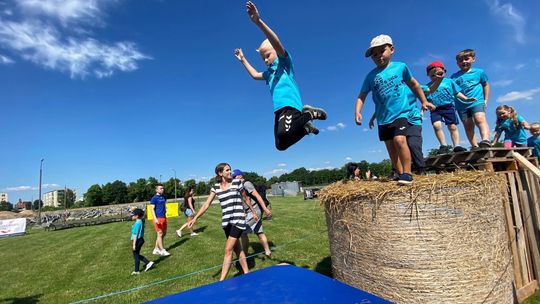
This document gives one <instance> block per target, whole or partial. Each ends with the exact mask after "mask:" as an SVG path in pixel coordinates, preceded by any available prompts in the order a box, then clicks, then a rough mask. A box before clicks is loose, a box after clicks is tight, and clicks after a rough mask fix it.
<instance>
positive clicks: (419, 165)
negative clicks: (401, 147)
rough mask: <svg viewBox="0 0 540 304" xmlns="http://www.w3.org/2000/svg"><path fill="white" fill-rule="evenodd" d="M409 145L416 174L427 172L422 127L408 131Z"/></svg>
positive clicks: (415, 127) (412, 127)
mask: <svg viewBox="0 0 540 304" xmlns="http://www.w3.org/2000/svg"><path fill="white" fill-rule="evenodd" d="M407 145H408V146H409V150H410V151H411V157H412V164H413V168H414V170H415V172H417V173H422V172H424V171H425V167H426V163H425V161H424V154H423V153H422V126H421V125H418V126H416V125H415V126H411V127H410V128H409V129H408V130H407Z"/></svg>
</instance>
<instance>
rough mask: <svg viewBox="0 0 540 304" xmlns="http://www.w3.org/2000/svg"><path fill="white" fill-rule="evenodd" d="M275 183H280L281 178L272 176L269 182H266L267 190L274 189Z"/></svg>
mask: <svg viewBox="0 0 540 304" xmlns="http://www.w3.org/2000/svg"><path fill="white" fill-rule="evenodd" d="M275 183H279V177H277V176H272V177H271V178H270V179H269V180H268V182H266V188H267V189H270V188H272V185H273V184H275Z"/></svg>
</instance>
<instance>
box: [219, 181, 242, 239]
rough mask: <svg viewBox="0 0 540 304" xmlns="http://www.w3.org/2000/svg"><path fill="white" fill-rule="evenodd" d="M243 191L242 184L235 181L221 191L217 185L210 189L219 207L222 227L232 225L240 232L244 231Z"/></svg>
mask: <svg viewBox="0 0 540 304" xmlns="http://www.w3.org/2000/svg"><path fill="white" fill-rule="evenodd" d="M243 189H244V188H243V186H242V182H241V181H240V180H237V179H235V180H233V181H232V183H231V186H230V187H229V188H228V189H225V190H223V189H221V186H220V184H219V183H216V184H215V185H214V186H213V187H212V190H211V191H212V192H214V193H215V194H216V195H217V197H218V199H219V204H220V205H221V226H222V227H227V225H228V224H232V225H234V226H236V227H238V228H239V229H241V230H244V229H246V214H245V213H244V206H243V202H242V194H241V191H242V190H243Z"/></svg>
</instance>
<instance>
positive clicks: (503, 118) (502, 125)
mask: <svg viewBox="0 0 540 304" xmlns="http://www.w3.org/2000/svg"><path fill="white" fill-rule="evenodd" d="M496 114H497V126H496V127H495V132H496V133H495V138H494V139H493V144H495V143H497V142H498V141H499V138H500V137H501V134H502V132H504V147H505V148H512V147H526V146H527V132H525V130H528V129H530V126H529V123H527V122H526V121H525V119H524V118H523V117H522V116H521V115H519V114H518V113H517V112H516V110H514V108H513V107H510V106H507V105H502V106H498V107H497V110H496Z"/></svg>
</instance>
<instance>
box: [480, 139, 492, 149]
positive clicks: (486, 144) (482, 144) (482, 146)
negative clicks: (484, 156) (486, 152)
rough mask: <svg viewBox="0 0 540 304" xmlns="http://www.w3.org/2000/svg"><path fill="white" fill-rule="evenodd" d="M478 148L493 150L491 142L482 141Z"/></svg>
mask: <svg viewBox="0 0 540 304" xmlns="http://www.w3.org/2000/svg"><path fill="white" fill-rule="evenodd" d="M478 146H480V148H491V143H490V142H489V140H482V141H481V142H479V143H478Z"/></svg>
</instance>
